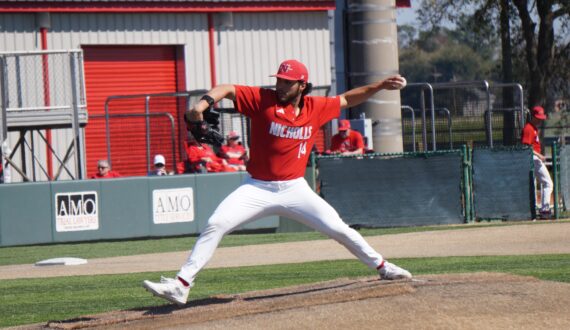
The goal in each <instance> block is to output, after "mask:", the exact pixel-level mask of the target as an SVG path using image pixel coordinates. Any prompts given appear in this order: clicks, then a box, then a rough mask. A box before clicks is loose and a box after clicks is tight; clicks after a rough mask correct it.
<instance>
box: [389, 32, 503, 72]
mask: <svg viewBox="0 0 570 330" xmlns="http://www.w3.org/2000/svg"><path fill="white" fill-rule="evenodd" d="M406 33H407V34H408V35H412V33H410V30H409V29H406ZM406 40H409V39H406ZM476 45H480V43H479V42H477V41H476V38H475V37H468V36H466V34H464V33H461V31H450V30H447V29H444V28H438V29H434V30H431V31H426V32H420V33H419V34H418V37H417V39H414V40H413V41H411V42H407V47H403V48H401V49H400V72H401V73H402V74H403V75H404V76H405V77H407V79H408V80H409V81H414V82H447V81H460V80H463V81H465V80H481V79H488V77H489V76H492V75H493V71H494V70H493V68H494V66H495V62H494V61H493V60H492V59H491V58H492V51H491V50H490V48H488V47H483V46H482V47H476Z"/></svg>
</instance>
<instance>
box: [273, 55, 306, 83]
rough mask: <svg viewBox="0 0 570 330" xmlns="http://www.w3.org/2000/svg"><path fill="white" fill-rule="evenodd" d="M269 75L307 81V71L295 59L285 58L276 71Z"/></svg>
mask: <svg viewBox="0 0 570 330" xmlns="http://www.w3.org/2000/svg"><path fill="white" fill-rule="evenodd" d="M270 77H277V78H281V79H286V80H298V81H303V82H307V81H309V71H307V67H306V66H305V65H304V64H303V63H301V62H299V61H297V60H287V61H284V62H283V63H281V65H279V70H277V73H276V74H274V75H271V76H270Z"/></svg>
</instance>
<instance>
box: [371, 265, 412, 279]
mask: <svg viewBox="0 0 570 330" xmlns="http://www.w3.org/2000/svg"><path fill="white" fill-rule="evenodd" d="M378 273H379V274H380V279H381V280H402V279H411V278H412V274H410V272H409V271H407V270H405V269H404V268H400V267H398V266H396V265H394V264H392V263H389V262H388V261H384V265H383V266H382V267H381V268H380V269H378Z"/></svg>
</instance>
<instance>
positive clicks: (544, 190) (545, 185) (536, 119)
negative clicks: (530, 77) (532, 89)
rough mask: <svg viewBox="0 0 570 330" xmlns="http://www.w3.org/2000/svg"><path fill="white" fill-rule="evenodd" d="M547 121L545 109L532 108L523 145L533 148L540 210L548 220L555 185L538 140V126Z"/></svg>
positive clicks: (523, 137)
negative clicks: (538, 185)
mask: <svg viewBox="0 0 570 330" xmlns="http://www.w3.org/2000/svg"><path fill="white" fill-rule="evenodd" d="M545 119H546V115H545V114H544V109H543V108H542V107H541V106H536V107H534V108H532V110H531V114H530V120H529V121H528V122H527V123H526V124H525V125H524V127H523V131H522V136H521V143H522V144H526V145H529V146H532V160H533V162H534V175H535V176H536V177H537V178H538V181H539V182H540V186H541V203H540V205H541V207H540V210H539V213H540V216H541V217H542V218H548V217H549V216H550V215H551V213H552V212H551V211H550V198H551V197H552V190H553V188H554V184H553V183H552V179H551V178H550V173H549V172H548V169H547V168H546V165H545V164H544V161H545V159H546V158H545V157H544V155H543V154H542V153H541V151H542V150H541V146H540V140H539V138H538V126H539V125H540V124H541V123H542V121H543V120H545Z"/></svg>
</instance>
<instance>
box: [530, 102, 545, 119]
mask: <svg viewBox="0 0 570 330" xmlns="http://www.w3.org/2000/svg"><path fill="white" fill-rule="evenodd" d="M532 116H533V117H534V118H537V119H541V120H545V119H546V115H545V114H544V108H543V107H541V106H539V105H537V106H536V107H534V108H532Z"/></svg>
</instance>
